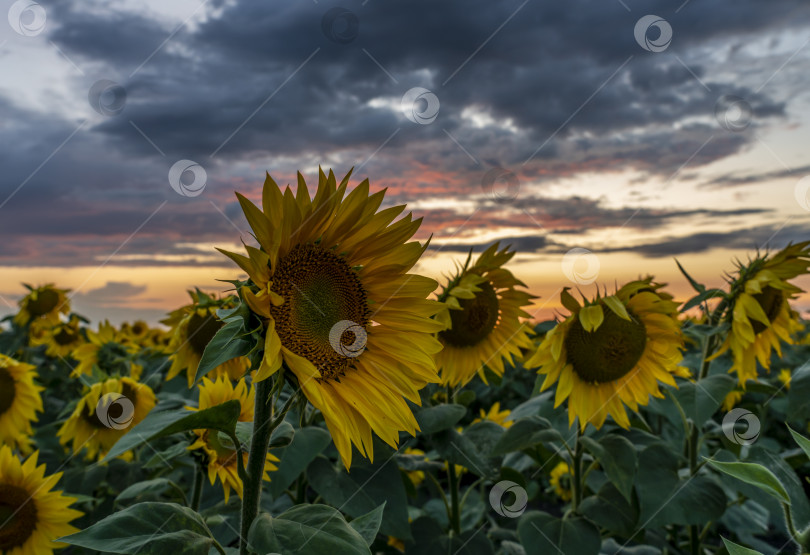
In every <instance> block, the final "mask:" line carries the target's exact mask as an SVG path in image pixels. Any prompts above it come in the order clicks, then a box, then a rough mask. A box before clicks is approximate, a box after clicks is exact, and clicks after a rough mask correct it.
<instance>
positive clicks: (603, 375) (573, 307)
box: [525, 278, 683, 430]
mask: <svg viewBox="0 0 810 555" xmlns="http://www.w3.org/2000/svg"><path fill="white" fill-rule="evenodd" d="M661 287H663V285H661V284H657V283H654V282H653V281H652V278H647V279H644V280H639V281H633V282H630V283H628V284H626V285H624V286H623V287H622V288H620V289H619V290H618V291H617V292H616V293H615V294H614V295H611V296H606V297H599V296H597V298H596V299H594V300H593V301H590V302H586V303H585V306H580V304H579V303H578V302H577V301H576V300H575V299H574V297H572V296H571V295H570V294H569V293H568V290H567V288H566V289H564V290H563V293H562V304H563V306H565V307H566V308H567V309H568V310H570V311H571V312H572V314H571V315H570V316H569V317H568V318H566V319H565V320H564V321H562V322H560V323H559V324H557V325H556V326H555V327H554V329H552V330H551V331H549V332H548V334H546V337H545V339H543V341H542V342H541V343H540V346H539V347H538V348H537V352H535V354H534V355H532V356H531V357H530V358H529V359H528V360H527V361H526V363H525V364H526V367H527V368H535V367H537V366H539V367H540V368H539V370H538V374H545V375H546V379H545V381H544V382H543V385H542V386H541V388H540V390H541V391H545V390H546V389H548V388H549V387H551V385H552V384H554V383H555V382H556V383H557V393H556V397H555V402H554V406H555V407H557V406H559V405H560V404H561V403H562V402H563V401H564V400H566V399H568V422H569V425H573V423H574V420H575V419H576V418H579V425H580V427H581V428H582V429H583V430H584V429H585V427H586V426H587V424H588V422H590V423H592V424H593V425H594V426H596V428H601V427H602V424H604V422H605V419H606V418H607V416H608V415H610V416H612V417H613V419H614V420H615V421H616V423H617V424H619V425H620V426H622V427H623V428H628V427H629V426H630V421H629V419H628V417H627V413H626V411H625V408H624V405H627V406H628V407H630V409H631V410H634V411H635V410H637V409H638V406H639V405H646V404H647V403H648V402H649V397H650V395H652V396H653V397H663V394H662V393H661V391H660V389H659V386H658V382H661V383H664V384H667V385H673V386H674V385H675V379H674V377H673V375H674V374H677V373H678V371H677V367H678V364H679V363H680V361H681V358H682V355H681V348H682V347H683V337H682V335H681V329H680V323H679V322H678V305H677V303H675V302H673V301H672V297H671V296H670V295H668V294H666V293H663V292H659V289H660V288H661Z"/></svg>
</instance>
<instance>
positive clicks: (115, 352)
mask: <svg viewBox="0 0 810 555" xmlns="http://www.w3.org/2000/svg"><path fill="white" fill-rule="evenodd" d="M85 331H86V333H87V339H88V341H87V343H85V344H84V345H81V346H80V347H78V348H76V349H75V350H74V351H73V358H75V359H76V360H77V361H79V364H77V365H76V368H74V369H73V372H72V373H71V376H72V377H74V378H75V377H78V376H83V375H84V376H90V375H92V374H93V366H98V367H99V368H100V369H101V370H102V371H103V372H104V373H105V374H108V375H111V376H116V375H117V376H130V377H132V378H133V379H135V380H137V379H139V378H140V377H141V371H142V370H143V369H142V368H141V366H140V365H138V364H136V363H135V362H133V355H134V354H135V353H137V352H138V346H137V345H135V344H134V343H131V342H127V341H126V338H125V337H123V336H122V335H121V333H120V332H118V331H117V330H116V329H115V328H114V327H113V326H112V325H111V324H110V323H109V322H108V321H106V320H105V321H104V322H101V323H99V325H98V332H94V331H93V330H90V329H87V330H85Z"/></svg>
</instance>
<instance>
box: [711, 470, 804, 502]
mask: <svg viewBox="0 0 810 555" xmlns="http://www.w3.org/2000/svg"><path fill="white" fill-rule="evenodd" d="M706 461H707V462H708V463H709V464H710V465H711V466H713V467H714V468H716V469H717V470H719V471H720V472H724V473H725V474H728V475H729V476H733V477H734V478H737V479H738V480H742V481H743V482H745V483H747V484H751V485H752V486H756V487H758V488H759V489H761V490H762V491H764V492H766V493H769V494H770V495H772V496H774V497H776V498H777V499H779V500H780V501H781V502H782V503H785V504H787V505H790V504H791V503H790V496H789V495H788V493H787V491H786V490H785V487H784V486H783V485H782V482H780V481H779V479H778V478H777V477H776V476H774V474H773V472H771V471H770V470H768V469H767V468H765V467H764V466H762V465H761V464H756V463H748V462H720V461H715V460H712V459H706Z"/></svg>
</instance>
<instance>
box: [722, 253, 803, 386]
mask: <svg viewBox="0 0 810 555" xmlns="http://www.w3.org/2000/svg"><path fill="white" fill-rule="evenodd" d="M808 268H810V241H805V242H802V243H796V244H795V245H788V246H787V247H785V248H784V249H782V250H781V251H779V252H778V253H776V254H775V255H773V256H767V255H766V256H762V257H758V258H756V259H754V260H752V261H750V262H749V263H748V264H747V265H743V264H741V263H740V264H738V272H737V277H736V278H735V279H734V280H733V281H732V282H731V291H730V297H731V302H732V303H733V305H732V306H733V308H732V311H731V331H730V332H729V334H728V335H727V336H726V339H725V340H724V341H723V344H722V345H721V346H720V348H719V349H718V350H717V352H715V353H714V355H712V357H711V358H716V357H718V356H720V355H721V354H723V353H725V352H726V351H729V350H730V351H731V356H732V359H733V364H732V366H731V369H730V370H729V372H736V373H737V378H738V380H739V383H740V384H741V385H742V386H743V387H745V382H747V381H748V380H754V379H756V378H757V361H758V362H759V364H760V365H761V366H762V367H763V368H764V369H765V370H767V371H770V368H771V351H772V350H775V351H776V353H777V354H778V355H779V356H780V357H781V356H782V348H781V345H780V341H784V342H785V343H787V344H790V345H792V344H794V343H795V341H794V339H793V337H792V336H793V335H794V334H795V333H797V332H799V331H802V330H803V329H804V327H803V325H802V324H801V322H800V321H799V314H798V313H797V312H795V311H794V310H791V308H790V301H791V300H792V299H793V298H794V297H795V296H796V294H798V293H802V292H803V291H802V290H801V289H800V288H798V287H796V286H795V285H793V284H791V283H789V282H788V280H790V279H793V278H795V277H797V276H800V275H804V274H807V273H808Z"/></svg>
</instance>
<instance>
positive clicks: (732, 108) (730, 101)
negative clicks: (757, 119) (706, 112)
mask: <svg viewBox="0 0 810 555" xmlns="http://www.w3.org/2000/svg"><path fill="white" fill-rule="evenodd" d="M752 114H753V110H752V109H751V105H750V104H749V103H748V101H746V100H745V99H744V98H741V97H739V96H735V95H733V94H725V95H723V96H721V97H720V98H718V99H717V102H716V103H715V105H714V118H715V119H716V120H717V123H719V124H720V127H722V128H723V129H725V130H727V131H734V132H735V133H739V132H740V131H744V130H745V129H746V128H747V127H748V126H749V125H750V124H751V116H752Z"/></svg>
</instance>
